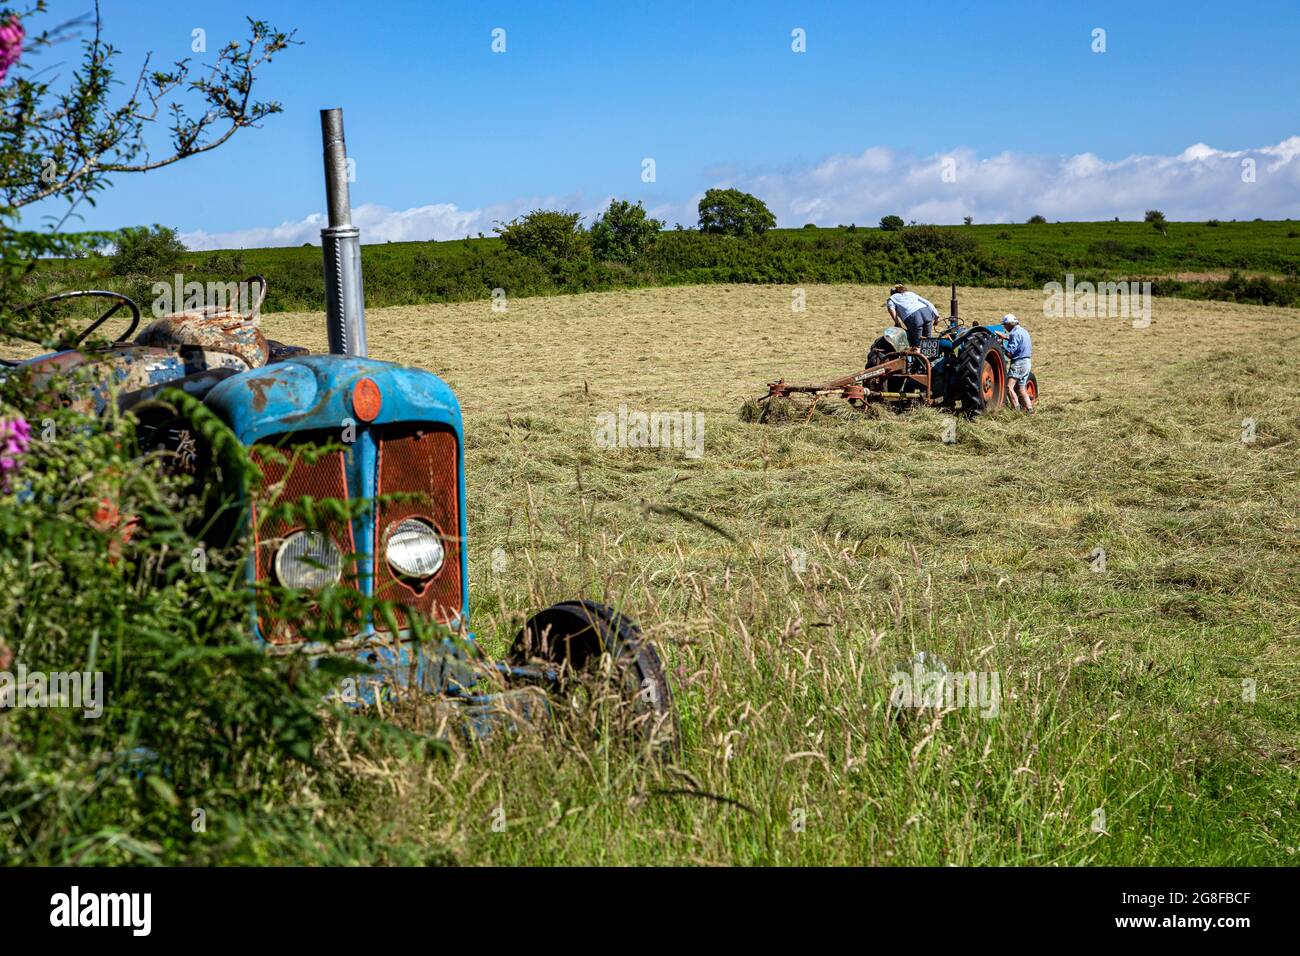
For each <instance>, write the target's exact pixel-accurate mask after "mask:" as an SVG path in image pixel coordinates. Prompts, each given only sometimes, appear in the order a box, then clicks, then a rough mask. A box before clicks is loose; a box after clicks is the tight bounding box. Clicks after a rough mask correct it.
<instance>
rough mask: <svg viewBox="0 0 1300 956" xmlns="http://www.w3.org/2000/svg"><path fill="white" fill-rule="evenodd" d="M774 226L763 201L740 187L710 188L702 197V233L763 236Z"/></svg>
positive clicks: (772, 216) (774, 219) (773, 221)
mask: <svg viewBox="0 0 1300 956" xmlns="http://www.w3.org/2000/svg"><path fill="white" fill-rule="evenodd" d="M775 225H776V217H775V216H774V215H772V212H771V210H770V209H768V208H767V206H766V204H764V202H763V200H761V199H759V198H758V197H757V196H751V195H750V194H749V193H742V192H741V191H740V190H739V189H710V190H709V191H708V192H706V193H705V194H704V198H703V199H701V200H700V232H713V233H721V234H722V235H726V236H761V235H762V234H763V233H765V232H767V230H769V229H771V228H772V227H773V226H775Z"/></svg>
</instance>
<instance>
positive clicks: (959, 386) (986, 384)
mask: <svg viewBox="0 0 1300 956" xmlns="http://www.w3.org/2000/svg"><path fill="white" fill-rule="evenodd" d="M955 384H956V387H955V389H954V392H955V394H953V395H952V396H951V397H952V398H953V399H955V400H956V401H959V402H961V410H962V412H963V413H964V414H966V415H979V414H980V413H982V412H992V411H996V410H997V409H999V408H1001V407H1002V402H1003V400H1004V399H1005V398H1006V391H1007V369H1006V365H1004V364H1003V362H1002V352H1001V351H1000V350H999V349H998V343H997V339H995V338H994V337H993V333H991V332H988V331H986V330H984V329H977V330H975V331H974V332H971V334H970V335H969V336H967V337H966V341H965V342H963V343H962V348H961V356H960V358H958V360H957V375H956V383H955Z"/></svg>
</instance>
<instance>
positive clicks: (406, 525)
mask: <svg viewBox="0 0 1300 956" xmlns="http://www.w3.org/2000/svg"><path fill="white" fill-rule="evenodd" d="M321 131H322V138H323V141H324V158H325V173H326V193H327V198H328V206H329V212H328V215H329V219H328V222H329V224H328V226H327V227H326V228H325V229H323V230H322V231H321V240H322V250H323V255H324V267H325V287H326V321H327V324H328V339H329V347H330V351H329V354H326V355H312V354H309V353H308V350H307V349H304V348H299V347H293V346H285V345H282V344H280V343H278V342H274V341H270V340H267V339H265V338H264V337H263V335H262V333H261V331H260V330H259V329H258V327H257V325H256V322H255V319H256V313H257V309H258V307H260V304H261V301H262V299H263V298H264V297H265V293H266V283H265V281H264V280H262V279H260V278H258V277H253V278H252V279H250V280H247V281H246V282H244V283H241V284H238V289H235V288H232V289H231V290H230V291H231V293H232V294H238V295H243V296H244V297H245V301H244V302H243V303H242V305H239V306H236V305H234V304H231V305H220V306H211V305H208V306H205V307H203V308H198V309H191V310H188V311H181V312H178V313H175V314H171V315H167V316H164V317H162V318H159V319H157V320H155V321H153V322H152V323H150V324H149V325H148V326H147V327H146V328H145V329H144V330H143V331H141V332H140V333H139V334H138V335H136V336H135V338H134V339H133V338H132V335H133V334H134V333H135V332H136V329H137V327H138V326H139V324H140V309H139V307H138V306H137V305H136V304H135V303H134V302H132V301H131V300H130V299H128V298H127V297H126V296H123V295H120V294H117V293H110V292H97V291H92V292H77V293H64V294H61V295H59V296H53V297H50V298H49V299H47V300H43V302H42V303H41V305H42V307H51V306H58V305H59V304H60V303H63V302H65V301H67V300H69V299H86V298H91V297H100V298H102V299H104V300H106V302H107V303H108V308H107V311H106V312H104V314H103V315H101V316H100V317H99V318H97V319H95V320H94V321H93V322H91V323H90V324H89V325H88V326H87V327H86V328H85V329H83V330H82V331H80V332H79V333H77V334H75V335H71V336H69V337H68V338H67V339H66V340H65V341H64V342H62V343H61V346H62V347H61V348H59V349H58V350H57V351H55V352H54V353H52V354H48V355H44V356H40V357H38V358H35V359H30V360H26V361H21V362H6V363H4V368H3V369H0V374H3V375H13V374H21V375H26V376H28V377H29V380H30V381H31V382H33V383H34V384H39V383H41V382H42V381H51V380H55V379H59V378H60V377H66V376H68V375H69V373H75V372H76V371H77V370H78V369H79V368H82V367H85V368H87V369H93V370H94V374H92V375H91V376H90V377H89V378H88V379H87V380H86V382H83V385H82V386H81V387H80V388H79V389H78V390H76V391H75V392H74V393H72V394H69V395H67V396H66V399H67V400H68V401H69V402H71V403H73V404H79V405H80V406H81V407H82V408H84V409H85V410H87V411H101V412H102V411H103V410H104V408H105V407H106V405H107V403H108V402H111V401H116V403H117V405H118V407H119V408H120V409H122V410H125V411H131V412H132V413H133V414H135V415H136V416H137V418H138V421H139V424H138V433H139V435H141V436H142V441H143V442H144V443H146V444H147V447H152V448H161V449H164V450H165V451H166V452H168V453H169V454H168V456H167V457H168V458H169V459H170V460H172V461H173V462H175V463H177V464H176V467H178V468H179V469H180V470H182V471H183V472H185V473H188V474H190V475H191V476H192V479H193V486H192V487H193V489H194V491H195V493H196V494H198V495H200V496H202V497H203V498H204V499H205V501H206V507H205V515H206V520H205V523H204V526H203V528H202V534H203V536H204V538H205V539H207V540H213V541H217V542H219V543H226V542H228V541H230V540H233V539H234V538H236V537H238V536H242V538H243V539H244V540H245V541H247V542H248V543H249V544H251V550H250V553H251V557H250V558H249V560H248V566H247V574H248V577H249V579H250V580H251V581H254V582H270V583H273V584H275V585H277V586H279V587H281V588H287V589H297V590H300V591H302V592H311V591H314V590H319V589H321V588H323V587H326V586H339V587H343V588H355V589H356V590H357V592H359V594H361V595H364V596H365V597H367V598H375V599H380V600H382V601H383V602H387V603H388V606H389V608H390V610H391V609H392V608H396V611H395V613H394V614H393V615H392V616H391V618H385V617H384V616H379V615H375V614H373V613H371V612H366V613H365V614H364V615H362V617H361V624H360V626H359V627H358V628H357V629H356V631H355V633H351V634H349V635H347V637H346V639H345V640H343V641H341V642H338V643H333V644H328V645H325V644H319V643H310V642H308V641H307V640H306V639H305V638H304V637H303V636H302V635H300V634H299V633H298V632H297V630H296V628H295V626H294V623H293V621H292V620H289V619H284V618H278V617H277V616H276V614H275V613H274V607H270V608H269V609H268V608H267V607H264V606H260V605H259V608H258V611H257V613H254V614H251V615H250V618H251V624H250V628H251V630H252V632H253V638H254V639H255V640H256V641H258V642H260V643H261V644H262V645H263V646H264V647H265V648H266V650H267V652H268V653H271V654H293V653H299V654H308V655H313V656H318V657H323V656H325V655H337V654H340V653H346V654H348V655H351V656H352V657H354V658H356V659H357V660H358V661H360V662H361V663H363V664H365V665H366V666H367V668H368V673H367V674H366V675H365V676H364V677H363V678H362V679H360V680H359V681H358V682H357V683H355V684H354V685H353V687H352V699H355V700H356V701H357V702H358V703H366V702H373V701H374V700H375V698H376V697H379V696H382V695H385V694H388V693H391V692H392V691H393V690H394V689H395V688H407V689H418V690H419V691H422V692H425V693H428V694H430V695H436V697H437V701H438V704H439V706H440V707H442V706H443V705H444V704H445V705H446V708H447V710H448V711H449V712H450V713H452V714H454V715H455V717H456V718H457V719H456V720H454V721H453V723H454V724H455V725H456V726H459V727H460V728H462V729H463V730H465V731H466V732H468V733H470V734H472V735H476V736H481V735H484V734H486V733H488V732H490V731H491V730H492V729H493V728H494V727H498V726H500V725H501V724H502V723H506V724H509V725H516V724H517V723H518V722H519V721H520V720H535V719H537V718H539V717H542V718H544V717H545V715H546V714H547V713H548V711H549V705H548V700H550V699H552V698H550V696H549V695H550V694H551V693H552V692H554V691H555V690H557V689H559V688H562V687H564V686H565V684H566V682H567V681H569V680H574V679H580V677H581V675H584V674H587V673H589V672H590V671H591V670H593V669H595V668H596V667H597V665H599V664H600V663H602V661H604V662H609V664H608V665H607V666H606V667H605V668H604V670H603V673H604V676H605V679H606V680H607V681H611V682H612V685H613V686H614V687H615V688H616V690H617V692H618V694H619V695H620V696H622V697H623V698H624V699H625V701H626V703H627V705H628V708H629V710H630V712H631V714H632V715H633V716H632V724H633V725H634V726H635V727H636V728H637V730H638V732H639V733H641V734H643V735H644V736H645V737H647V738H648V739H649V740H650V741H651V742H652V745H653V746H654V747H655V749H662V748H663V747H665V746H667V747H674V746H676V740H677V725H676V720H675V716H674V713H673V709H672V695H671V691H670V688H669V685H668V682H667V679H666V677H665V674H664V669H663V666H662V663H661V661H660V658H659V655H658V653H657V651H656V649H655V648H654V647H653V646H652V645H651V644H650V643H649V642H648V641H646V640H645V639H643V637H642V636H641V633H640V630H639V628H638V627H637V625H636V624H635V623H634V622H633V621H632V620H631V619H629V618H627V617H625V616H623V615H622V614H620V613H619V612H618V611H616V610H614V609H613V608H610V607H607V606H605V605H603V604H599V603H596V602H594V601H589V600H573V601H565V602H562V603H559V604H556V605H553V606H551V607H548V608H546V609H544V610H541V611H539V612H538V613H536V614H534V615H532V616H531V617H530V618H529V619H528V620H527V622H526V623H525V625H524V627H523V628H522V629H521V630H520V631H519V633H518V634H517V636H516V638H515V641H514V644H513V646H512V648H511V650H510V653H509V655H508V657H507V659H506V660H504V661H489V660H487V659H486V658H485V657H484V655H482V654H481V652H480V651H479V649H478V645H477V644H476V643H475V642H474V639H473V636H472V633H471V632H470V631H469V561H468V547H467V544H468V529H467V526H466V508H465V457H464V449H465V442H464V425H463V421H462V418H461V410H460V405H459V403H458V401H457V399H456V396H455V394H454V393H453V392H452V390H451V388H450V387H448V385H447V384H446V383H445V382H444V381H443V380H442V379H441V378H439V377H438V376H437V375H435V374H434V373H432V372H429V371H425V370H423V369H418V368H410V367H406V366H402V365H397V364H394V363H391V362H380V361H376V360H374V359H370V358H368V357H367V356H366V337H365V312H364V305H363V295H362V281H361V245H360V232H359V230H358V229H357V227H356V226H354V225H353V224H352V222H351V209H350V198H349V195H348V185H347V175H346V169H347V157H346V148H345V145H344V139H343V126H342V115H341V111H339V110H322V111H321ZM231 285H232V286H234V285H235V284H233V283H232V284H231ZM122 310H127V311H128V312H129V313H130V316H129V327H128V328H127V329H126V330H125V331H124V332H123V333H122V334H121V335H119V336H118V337H117V339H116V341H114V342H113V343H112V344H110V345H108V346H101V347H98V348H85V349H83V348H79V346H81V344H82V343H83V342H84V341H85V340H86V339H87V337H88V336H89V335H90V334H91V333H92V332H94V331H96V330H97V329H98V328H100V327H102V326H103V325H104V323H105V322H106V321H108V320H109V319H110V318H112V317H113V316H115V315H118V314H119V313H122ZM96 311H98V309H96ZM199 406H201V409H202V414H203V415H204V416H206V417H207V418H208V421H209V422H211V421H212V419H213V417H215V419H216V420H218V421H219V425H220V428H221V430H222V433H223V434H224V435H226V436H233V439H234V440H236V441H237V442H238V445H239V446H240V447H241V448H243V449H246V450H247V455H246V457H245V458H244V464H243V466H242V467H243V470H244V472H245V473H246V472H247V470H248V468H249V464H250V463H251V464H252V465H253V466H255V467H256V469H258V470H260V472H261V475H260V477H261V481H260V482H259V483H258V486H259V487H260V488H261V489H263V492H262V497H260V498H254V497H252V496H250V495H249V485H248V482H247V481H246V480H245V479H244V478H241V477H240V475H239V472H240V469H239V468H237V467H235V466H234V465H232V464H231V463H230V462H228V461H224V460H223V456H222V452H221V446H222V442H221V441H214V440H213V436H212V435H211V434H210V431H211V429H210V428H208V429H204V428H200V427H198V425H197V423H196V421H195V415H196V410H195V409H196V407H199ZM322 449H323V451H322ZM313 450H315V451H316V453H312V452H313ZM298 452H306V454H302V455H300V454H298ZM266 489H271V493H270V495H269V497H268V493H267V491H266ZM301 499H316V500H329V501H334V502H340V501H341V502H345V503H347V502H353V503H359V504H360V507H358V508H355V509H352V510H350V511H348V512H346V513H345V515H344V516H343V517H334V518H326V519H325V520H324V521H319V520H318V521H316V522H315V523H314V526H310V527H309V526H308V525H307V523H305V522H303V521H298V520H295V519H291V518H288V519H283V520H282V519H278V518H275V517H273V516H272V515H273V514H274V513H278V512H277V511H276V510H275V509H274V506H275V505H276V504H277V503H279V502H296V501H299V500H301ZM259 508H262V509H264V511H265V512H266V516H267V517H265V520H264V517H263V516H259V514H258V510H259ZM281 510H282V509H281ZM249 539H251V540H249ZM369 603H370V602H362V604H363V605H364V606H369ZM408 616H419V618H420V619H421V620H422V621H432V622H434V625H435V628H436V629H437V630H438V631H440V632H441V633H442V635H443V638H442V639H440V640H434V641H428V640H425V641H414V640H411V639H410V635H409V631H410V624H411V620H410V619H409V617H408ZM392 623H395V624H396V628H394V627H392V626H391V624H392ZM343 696H344V697H345V699H348V697H349V695H348V694H344V695H343Z"/></svg>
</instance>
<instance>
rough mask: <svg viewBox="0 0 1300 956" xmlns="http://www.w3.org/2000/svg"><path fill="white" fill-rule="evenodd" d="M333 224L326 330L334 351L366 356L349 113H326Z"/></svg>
mask: <svg viewBox="0 0 1300 956" xmlns="http://www.w3.org/2000/svg"><path fill="white" fill-rule="evenodd" d="M320 134H321V144H322V145H323V147H324V151H325V204H326V207H327V211H328V215H329V225H328V226H326V227H325V228H324V229H322V230H321V231H320V245H321V255H322V257H323V258H324V260H325V331H326V333H327V335H328V336H329V348H330V353H331V354H333V355H358V356H362V357H365V355H366V299H365V294H364V291H363V289H362V285H361V230H360V229H358V228H357V227H356V226H354V225H352V200H351V197H350V196H349V195H348V150H347V145H346V143H345V142H344V140H343V111H342V110H341V109H332V110H321V111H320Z"/></svg>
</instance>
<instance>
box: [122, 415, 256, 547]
mask: <svg viewBox="0 0 1300 956" xmlns="http://www.w3.org/2000/svg"><path fill="white" fill-rule="evenodd" d="M131 414H132V415H134V416H135V417H136V420H137V424H136V441H137V443H138V445H139V451H140V453H141V454H145V453H154V454H155V455H157V456H158V457H159V461H160V465H161V467H162V468H163V469H164V470H165V471H167V472H169V473H171V474H173V475H179V476H181V477H182V478H184V479H187V480H186V482H185V487H184V489H183V492H182V493H183V494H184V495H185V497H187V498H190V499H194V500H196V501H197V507H196V508H195V509H194V511H193V516H192V518H191V520H190V521H189V522H187V524H188V525H189V527H188V529H187V530H189V531H190V533H191V534H193V535H194V536H195V537H196V538H198V539H200V540H202V541H203V543H204V544H205V545H207V546H209V547H214V548H225V547H228V546H230V545H231V544H232V543H234V542H235V540H236V539H237V538H238V537H239V535H240V534H241V533H242V528H243V512H244V508H245V506H246V498H247V493H248V489H249V487H250V485H251V484H252V482H253V480H254V477H255V469H254V467H253V466H252V465H251V463H250V462H249V460H248V456H247V453H246V451H245V450H244V448H243V446H242V445H241V444H240V443H239V440H238V439H237V438H236V437H235V435H234V433H233V432H231V431H230V429H229V428H227V427H226V425H225V424H224V423H223V422H222V421H221V420H220V419H219V418H217V416H216V415H215V414H213V412H212V411H211V410H210V409H208V408H207V407H206V406H204V405H203V403H202V402H200V401H199V400H198V399H196V398H194V397H193V396H191V395H187V394H185V393H184V392H182V391H180V390H178V389H168V390H166V391H164V392H162V393H161V394H160V395H159V396H158V397H157V398H155V399H151V400H148V401H144V402H141V403H140V404H139V405H136V406H134V407H133V408H132V409H131Z"/></svg>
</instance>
